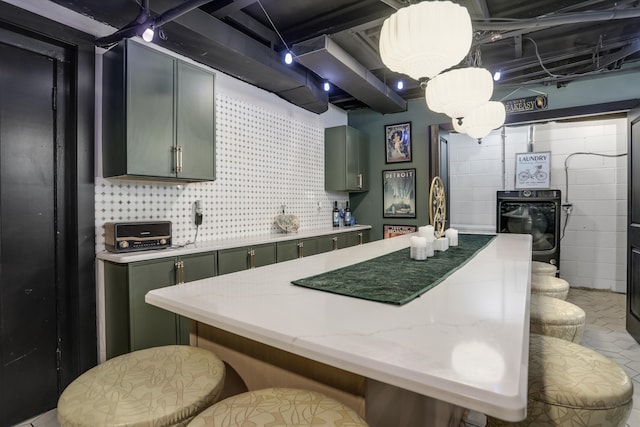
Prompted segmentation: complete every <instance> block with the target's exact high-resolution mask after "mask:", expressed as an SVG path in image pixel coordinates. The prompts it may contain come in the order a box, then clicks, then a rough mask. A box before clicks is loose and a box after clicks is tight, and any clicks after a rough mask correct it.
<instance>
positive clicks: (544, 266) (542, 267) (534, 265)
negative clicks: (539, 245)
mask: <svg viewBox="0 0 640 427" xmlns="http://www.w3.org/2000/svg"><path fill="white" fill-rule="evenodd" d="M557 272H558V268H557V267H556V266H555V265H553V264H549V263H548V262H541V261H531V274H540V275H543V276H553V277H555V275H556V273H557Z"/></svg>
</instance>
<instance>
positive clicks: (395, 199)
mask: <svg viewBox="0 0 640 427" xmlns="http://www.w3.org/2000/svg"><path fill="white" fill-rule="evenodd" d="M382 187H383V190H382V205H383V215H382V216H383V217H384V218H415V217H416V170H415V169H396V170H384V171H382Z"/></svg>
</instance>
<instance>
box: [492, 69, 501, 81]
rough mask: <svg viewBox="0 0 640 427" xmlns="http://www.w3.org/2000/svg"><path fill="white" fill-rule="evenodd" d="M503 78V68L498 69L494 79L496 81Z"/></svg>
mask: <svg viewBox="0 0 640 427" xmlns="http://www.w3.org/2000/svg"><path fill="white" fill-rule="evenodd" d="M501 78H502V71H501V70H497V71H496V72H495V73H493V81H494V82H497V81H500V79H501Z"/></svg>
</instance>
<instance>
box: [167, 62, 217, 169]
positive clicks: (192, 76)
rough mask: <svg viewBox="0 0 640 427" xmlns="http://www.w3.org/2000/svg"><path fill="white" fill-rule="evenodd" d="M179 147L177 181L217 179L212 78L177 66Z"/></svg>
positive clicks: (209, 75) (189, 66) (207, 74)
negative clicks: (180, 157) (180, 150)
mask: <svg viewBox="0 0 640 427" xmlns="http://www.w3.org/2000/svg"><path fill="white" fill-rule="evenodd" d="M177 69H178V87H177V92H176V93H177V107H176V132H177V140H176V144H177V145H179V146H181V147H182V150H183V151H182V154H181V155H182V171H181V172H178V174H177V175H178V177H181V178H190V179H198V180H213V179H215V150H214V145H215V143H214V101H213V98H214V96H213V79H214V77H213V74H211V73H208V72H206V71H204V70H202V69H200V68H197V67H195V66H193V65H191V64H187V63H185V62H182V61H178V62H177Z"/></svg>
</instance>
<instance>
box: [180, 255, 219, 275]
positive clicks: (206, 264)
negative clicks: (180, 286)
mask: <svg viewBox="0 0 640 427" xmlns="http://www.w3.org/2000/svg"><path fill="white" fill-rule="evenodd" d="M180 260H181V261H183V262H184V281H185V282H193V281H195V280H201V279H206V278H207V277H213V276H215V275H216V264H217V257H216V253H215V252H208V253H205V254H193V255H182V256H181V257H180Z"/></svg>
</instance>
